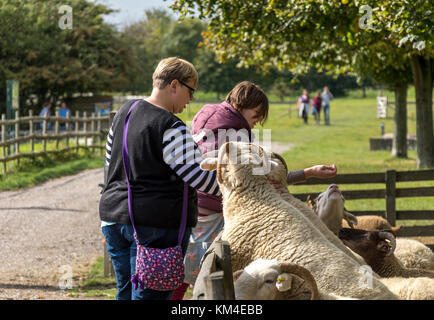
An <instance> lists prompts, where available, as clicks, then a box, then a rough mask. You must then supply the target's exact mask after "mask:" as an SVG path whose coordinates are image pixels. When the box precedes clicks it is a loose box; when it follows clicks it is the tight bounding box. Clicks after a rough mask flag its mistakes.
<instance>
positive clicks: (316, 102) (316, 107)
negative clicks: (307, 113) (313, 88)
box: [312, 91, 322, 125]
mask: <svg viewBox="0 0 434 320" xmlns="http://www.w3.org/2000/svg"><path fill="white" fill-rule="evenodd" d="M321 103H322V99H321V95H320V94H319V91H317V92H316V93H315V96H314V98H313V106H312V107H313V108H312V114H313V116H314V118H315V124H317V125H318V124H319V121H320V118H321V117H320V113H321Z"/></svg>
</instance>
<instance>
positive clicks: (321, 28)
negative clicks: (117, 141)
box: [172, 0, 434, 168]
mask: <svg viewBox="0 0 434 320" xmlns="http://www.w3.org/2000/svg"><path fill="white" fill-rule="evenodd" d="M363 5H368V7H363ZM172 8H173V9H174V10H176V11H178V12H180V13H183V14H186V15H188V14H196V15H199V17H200V18H202V19H207V20H208V21H209V25H210V27H209V30H208V32H207V33H206V34H205V44H206V45H208V46H209V47H210V48H212V49H213V50H215V52H216V53H217V55H218V58H219V59H220V60H221V61H224V60H225V59H229V58H234V57H237V58H238V59H240V61H241V63H242V64H244V65H257V66H261V68H265V69H266V68H272V67H277V68H279V69H287V70H289V71H291V72H294V73H295V74H300V73H306V72H307V70H309V68H310V67H312V66H313V67H316V68H317V69H318V70H319V71H322V70H333V71H334V72H335V73H343V72H345V71H352V70H353V69H354V65H353V63H352V62H353V59H352V57H354V56H357V54H358V53H359V50H360V49H362V48H364V47H365V46H371V45H374V44H375V43H377V42H381V41H387V43H389V44H390V45H394V48H396V50H397V51H396V52H397V53H398V54H399V55H400V56H401V57H405V56H409V59H410V61H411V64H412V74H413V81H414V85H415V88H416V105H417V107H416V108H417V132H416V133H417V141H418V146H417V149H418V161H417V165H418V167H420V168H424V167H434V140H433V139H434V138H433V125H432V106H431V101H432V69H433V67H432V63H433V62H432V61H433V56H434V53H433V47H432V33H431V26H432V25H433V24H434V21H433V19H434V17H433V14H432V12H431V9H432V8H431V4H430V1H428V0H420V1H417V0H396V1H382V2H381V3H378V1H374V0H368V1H357V0H355V1H351V2H349V1H337V0H334V1H320V0H307V1H302V2H301V1H295V0H290V1H283V0H257V1H249V2H246V1H229V0H180V1H176V2H175V3H174V4H173V5H172ZM363 8H364V9H365V11H364V12H365V14H364V15H362V14H361V13H360V12H359V10H360V9H363ZM362 13H363V12H362ZM389 66H390V65H389Z"/></svg>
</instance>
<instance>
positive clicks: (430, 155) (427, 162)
mask: <svg viewBox="0 0 434 320" xmlns="http://www.w3.org/2000/svg"><path fill="white" fill-rule="evenodd" d="M433 60H434V59H431V60H430V59H429V58H426V57H424V56H419V55H413V56H412V57H411V69H412V73H413V81H414V88H415V92H416V137H417V162H416V164H417V167H418V168H433V167H434V136H433V135H434V131H433V119H432V117H433V112H432V84H433V77H432V68H431V64H432V63H434V62H433Z"/></svg>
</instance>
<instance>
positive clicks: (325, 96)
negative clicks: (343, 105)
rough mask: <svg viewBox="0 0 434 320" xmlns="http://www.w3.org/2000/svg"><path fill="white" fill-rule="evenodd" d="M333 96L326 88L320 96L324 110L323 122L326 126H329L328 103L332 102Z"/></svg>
mask: <svg viewBox="0 0 434 320" xmlns="http://www.w3.org/2000/svg"><path fill="white" fill-rule="evenodd" d="M333 98H334V97H333V94H332V93H331V92H330V90H329V88H328V87H327V86H326V87H324V90H323V92H322V94H321V99H322V106H323V109H324V122H325V125H326V126H329V125H330V101H331V100H333Z"/></svg>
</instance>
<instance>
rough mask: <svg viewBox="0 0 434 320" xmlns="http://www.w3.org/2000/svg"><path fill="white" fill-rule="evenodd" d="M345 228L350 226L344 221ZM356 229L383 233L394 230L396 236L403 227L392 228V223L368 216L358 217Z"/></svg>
mask: <svg viewBox="0 0 434 320" xmlns="http://www.w3.org/2000/svg"><path fill="white" fill-rule="evenodd" d="M342 227H343V228H349V227H350V226H349V225H348V223H347V222H346V221H345V220H344V221H342ZM354 228H355V229H361V230H368V231H381V230H385V229H387V230H392V231H393V232H394V234H395V235H396V232H397V231H398V230H399V229H400V228H401V226H397V227H392V226H391V225H390V223H389V222H388V221H387V220H386V219H384V218H383V217H380V216H375V215H367V216H358V217H357V225H355V226H354Z"/></svg>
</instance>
